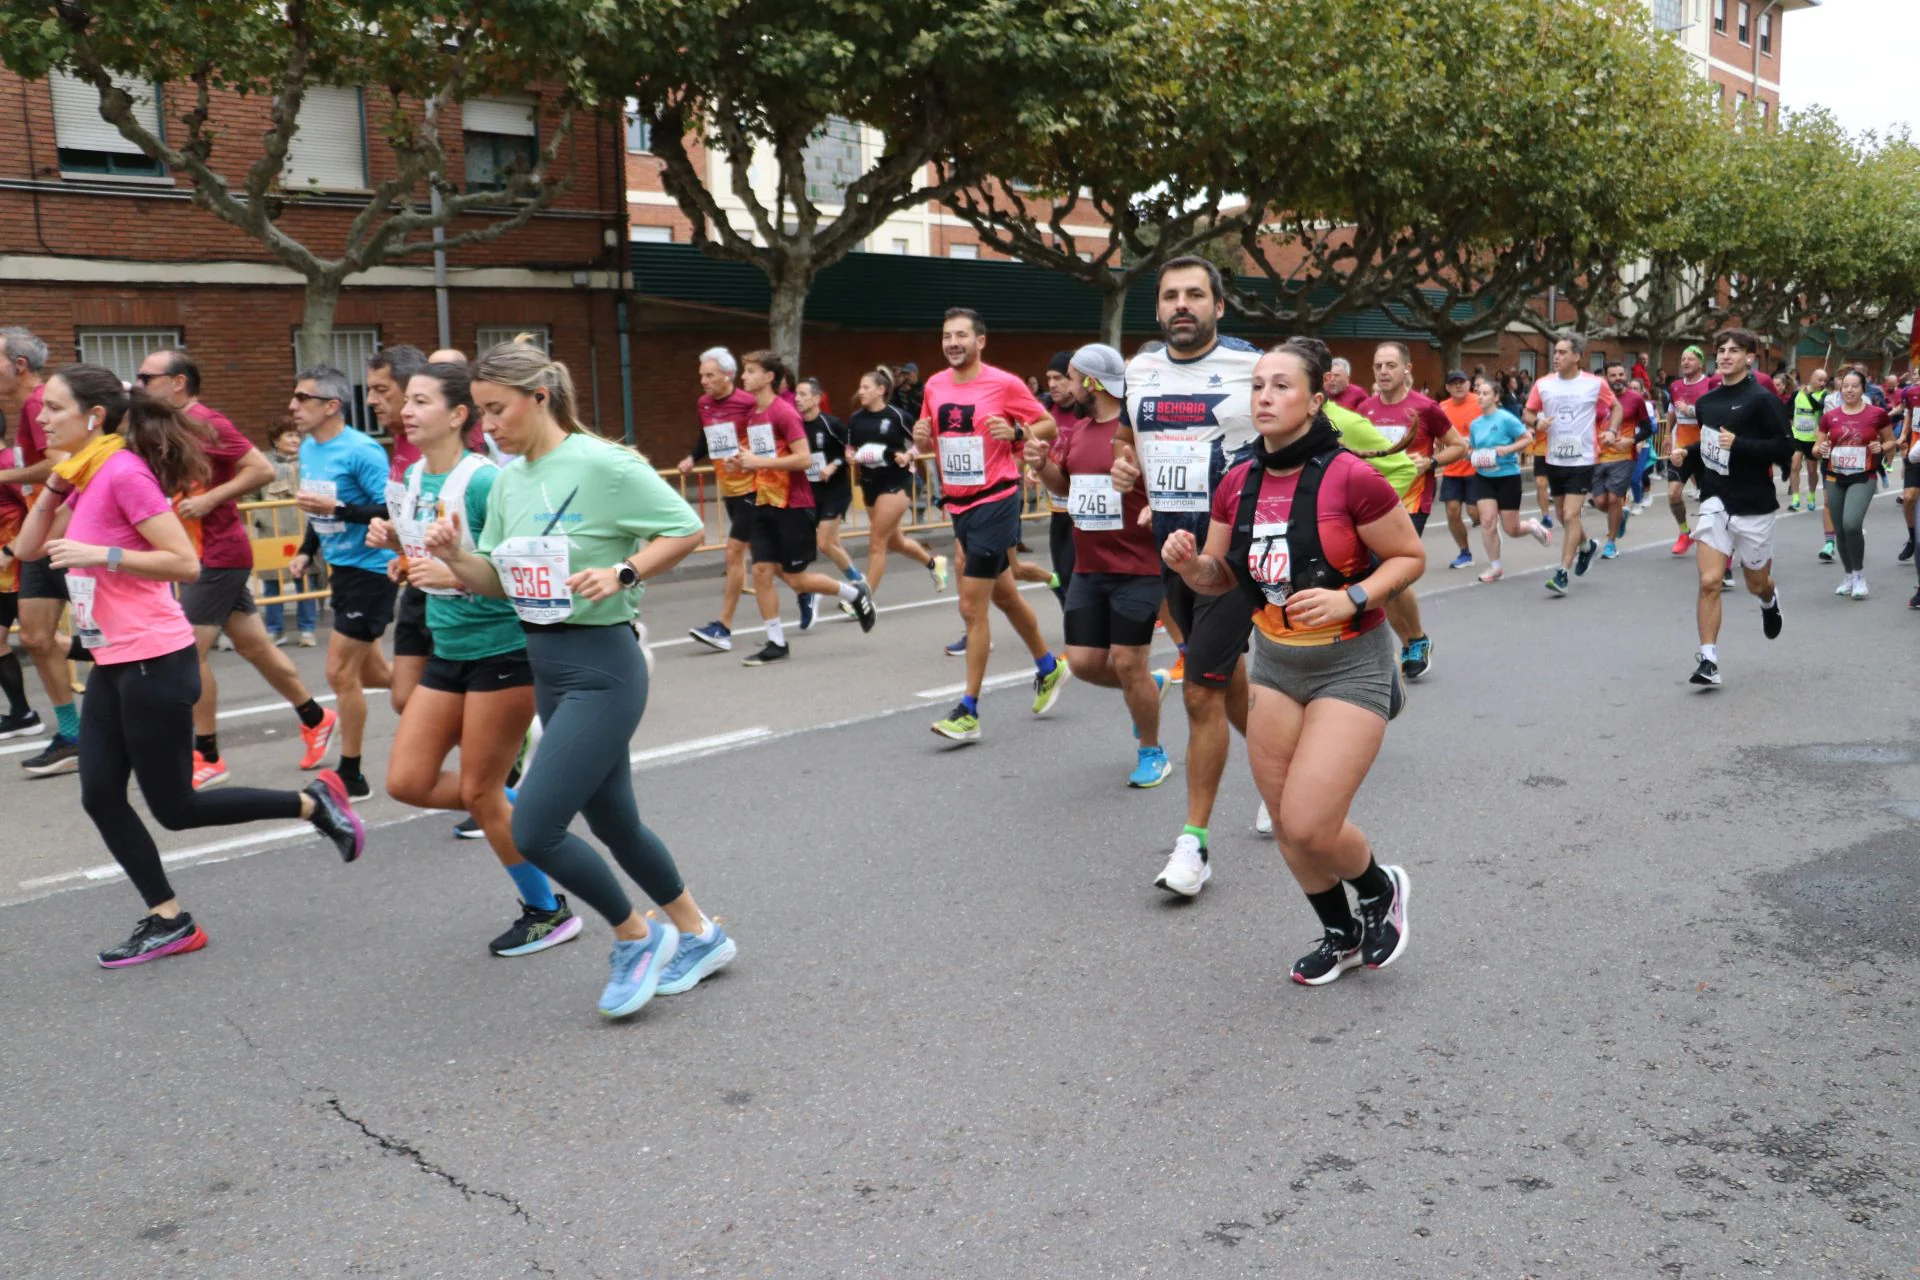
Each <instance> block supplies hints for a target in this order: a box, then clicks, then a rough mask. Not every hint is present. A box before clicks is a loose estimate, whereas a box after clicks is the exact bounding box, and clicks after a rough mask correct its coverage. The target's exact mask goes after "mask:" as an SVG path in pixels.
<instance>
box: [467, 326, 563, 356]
mask: <svg viewBox="0 0 1920 1280" xmlns="http://www.w3.org/2000/svg"><path fill="white" fill-rule="evenodd" d="M523 333H524V334H526V335H527V336H528V337H529V338H531V339H533V345H534V346H536V347H538V348H540V350H541V351H543V352H547V353H549V354H550V353H551V352H552V351H553V345H552V344H553V330H551V329H549V328H548V327H547V326H546V325H544V324H483V325H481V326H480V327H479V328H478V329H476V330H474V333H473V349H474V351H475V352H476V353H478V352H482V351H487V350H490V349H491V348H494V347H497V346H500V345H501V344H502V343H507V342H512V341H513V340H514V339H515V338H517V337H519V336H520V335H521V334H523Z"/></svg>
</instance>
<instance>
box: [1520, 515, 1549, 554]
mask: <svg viewBox="0 0 1920 1280" xmlns="http://www.w3.org/2000/svg"><path fill="white" fill-rule="evenodd" d="M1521 527H1522V528H1524V529H1525V530H1526V531H1527V532H1528V533H1530V534H1532V535H1533V540H1534V541H1535V542H1537V543H1539V544H1540V545H1541V546H1543V547H1544V546H1546V545H1547V544H1548V543H1549V542H1552V541H1553V530H1552V529H1549V528H1548V527H1547V526H1546V525H1544V524H1541V523H1540V522H1539V521H1538V520H1529V521H1527V523H1526V524H1525V525H1523V526H1521Z"/></svg>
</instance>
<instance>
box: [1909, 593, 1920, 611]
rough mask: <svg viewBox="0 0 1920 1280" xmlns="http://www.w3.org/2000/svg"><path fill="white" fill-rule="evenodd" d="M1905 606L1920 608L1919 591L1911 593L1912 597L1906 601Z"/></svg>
mask: <svg viewBox="0 0 1920 1280" xmlns="http://www.w3.org/2000/svg"><path fill="white" fill-rule="evenodd" d="M1907 608H1909V609H1920V591H1916V592H1914V593H1913V597H1912V598H1911V599H1909V600H1908V601H1907Z"/></svg>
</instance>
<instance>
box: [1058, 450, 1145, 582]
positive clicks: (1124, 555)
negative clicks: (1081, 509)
mask: <svg viewBox="0 0 1920 1280" xmlns="http://www.w3.org/2000/svg"><path fill="white" fill-rule="evenodd" d="M1069 424H1070V425H1069ZM1055 425H1057V426H1059V428H1060V434H1059V435H1057V436H1055V437H1054V439H1053V447H1052V449H1051V450H1050V451H1049V453H1050V456H1051V457H1052V459H1053V462H1054V465H1056V466H1058V467H1059V468H1060V469H1061V470H1062V471H1064V472H1066V473H1067V475H1068V477H1069V484H1071V477H1073V476H1104V475H1108V474H1110V473H1111V472H1112V471H1113V437H1114V433H1115V432H1117V431H1118V430H1119V429H1120V419H1118V418H1115V419H1114V420H1113V421H1112V422H1092V421H1086V420H1080V419H1068V420H1067V423H1058V422H1056V424H1055ZM1146 509H1147V494H1146V486H1144V485H1142V484H1140V483H1139V482H1137V481H1136V482H1135V483H1134V486H1133V488H1132V489H1131V490H1129V491H1128V492H1126V493H1123V494H1121V495H1120V527H1119V528H1118V529H1106V530H1101V529H1082V528H1081V527H1080V526H1079V525H1077V524H1076V525H1075V526H1074V527H1073V571H1074V572H1075V573H1126V574H1132V575H1134V576H1136V577H1141V578H1157V577H1159V576H1160V553H1159V551H1158V550H1156V549H1155V547H1154V543H1153V529H1152V527H1151V525H1149V527H1147V528H1145V529H1142V528H1141V527H1140V513H1141V512H1142V511H1145V510H1146Z"/></svg>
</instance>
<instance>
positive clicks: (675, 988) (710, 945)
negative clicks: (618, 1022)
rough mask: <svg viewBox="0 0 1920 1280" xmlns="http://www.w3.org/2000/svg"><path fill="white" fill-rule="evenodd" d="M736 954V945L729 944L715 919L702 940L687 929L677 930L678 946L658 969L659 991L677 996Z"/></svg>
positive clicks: (727, 938)
mask: <svg viewBox="0 0 1920 1280" xmlns="http://www.w3.org/2000/svg"><path fill="white" fill-rule="evenodd" d="M739 954H740V948H738V947H736V946H734V945H733V939H732V938H729V937H728V936H727V931H726V930H725V929H722V928H721V927H720V926H719V925H718V924H717V923H716V924H715V925H714V926H713V936H712V937H711V938H708V939H707V940H706V941H705V942H702V941H700V939H698V938H696V937H694V936H693V935H692V934H690V933H683V934H681V935H680V949H679V950H678V951H676V952H674V953H673V959H672V960H671V961H669V962H668V964H667V966H666V968H664V969H662V970H661V971H660V994H661V995H663V996H677V995H679V994H681V993H682V992H686V991H691V990H693V989H694V988H695V987H697V986H699V985H700V982H701V979H703V978H709V977H712V976H713V975H714V974H716V973H718V972H720V970H722V969H724V968H726V967H727V966H728V965H729V964H731V963H733V958H734V957H735V956H736V955H739Z"/></svg>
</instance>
